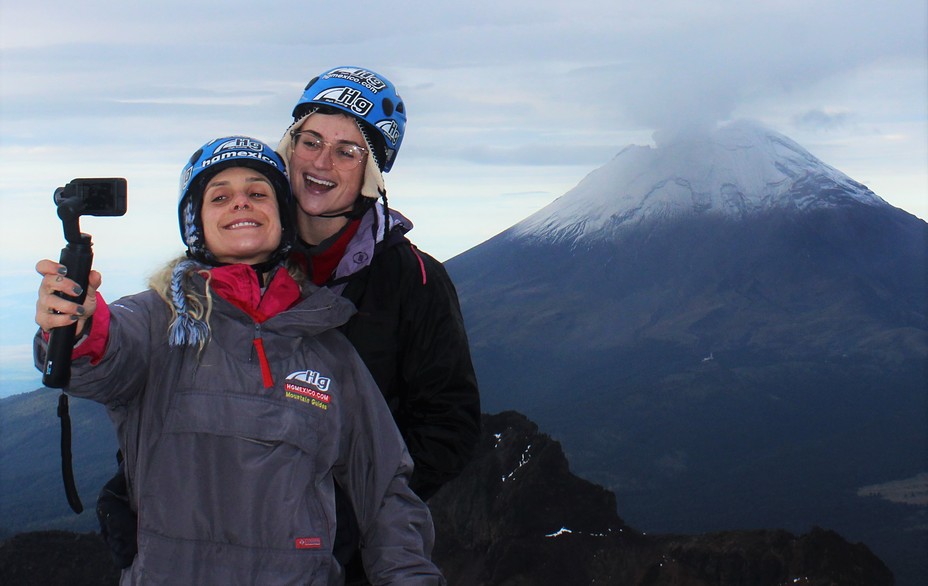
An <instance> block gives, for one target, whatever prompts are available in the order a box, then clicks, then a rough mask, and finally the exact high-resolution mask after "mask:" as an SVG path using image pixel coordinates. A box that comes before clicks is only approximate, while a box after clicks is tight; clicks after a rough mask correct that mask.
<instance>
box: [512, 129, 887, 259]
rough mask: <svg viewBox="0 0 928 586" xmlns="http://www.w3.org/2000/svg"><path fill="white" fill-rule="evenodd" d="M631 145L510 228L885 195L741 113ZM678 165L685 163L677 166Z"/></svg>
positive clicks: (573, 236)
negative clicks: (653, 142) (706, 127)
mask: <svg viewBox="0 0 928 586" xmlns="http://www.w3.org/2000/svg"><path fill="white" fill-rule="evenodd" d="M656 139H657V141H658V144H659V146H657V147H650V146H634V145H632V146H628V147H626V148H625V149H623V150H622V151H621V152H620V153H619V154H618V155H616V156H615V158H614V159H613V160H612V161H611V162H609V163H608V164H606V165H605V166H603V167H602V168H600V169H597V170H596V171H594V172H593V173H591V174H590V175H588V176H587V177H586V178H585V179H584V180H583V181H581V182H580V184H579V185H577V187H575V188H574V189H572V190H571V191H569V192H567V193H566V194H565V195H564V196H562V197H560V198H558V199H557V200H555V201H554V202H553V203H551V204H550V205H548V206H547V207H545V208H544V209H542V210H540V211H539V212H537V213H535V214H534V215H532V216H530V217H528V218H527V219H525V220H523V221H522V222H520V223H519V224H517V225H516V226H514V228H513V232H514V235H516V236H525V237H528V238H532V239H544V240H547V241H551V240H562V239H568V240H576V241H582V240H589V239H601V238H606V237H608V236H609V235H611V234H613V233H614V232H615V231H616V230H621V229H624V228H627V227H629V226H633V225H638V224H639V223H641V222H643V221H646V220H653V219H659V218H678V217H681V216H686V215H724V216H730V217H736V218H742V217H745V216H748V215H751V214H755V213H757V212H760V211H764V210H769V209H774V208H779V209H783V210H789V209H796V210H805V209H812V208H820V207H833V206H840V205H842V204H843V203H846V202H848V201H857V202H861V203H864V204H867V205H872V206H887V205H889V204H887V203H886V202H885V201H883V200H882V199H881V198H880V197H878V196H877V195H876V194H874V193H873V192H872V191H870V189H868V188H867V187H866V186H865V185H862V184H860V183H858V182H856V181H854V180H853V179H851V178H850V177H848V176H847V175H845V174H844V173H842V172H841V171H838V170H837V169H835V168H833V167H831V166H829V165H827V164H825V163H823V162H822V161H820V160H819V159H817V158H816V157H815V156H813V155H812V154H811V153H809V152H808V151H807V150H805V149H804V148H803V147H801V146H800V145H799V144H797V143H796V142H794V141H793V140H791V139H789V138H787V137H786V136H783V135H782V134H779V133H777V132H774V131H772V130H770V129H768V128H765V127H763V126H762V125H760V124H759V123H757V122H752V121H747V120H741V121H736V122H732V123H729V124H727V125H724V126H721V127H719V128H717V129H715V130H713V131H711V132H699V131H695V130H690V131H689V132H683V133H677V134H674V135H671V136H666V135H665V136H656ZM681 170H683V171H682V172H681Z"/></svg>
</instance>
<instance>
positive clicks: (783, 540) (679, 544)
mask: <svg viewBox="0 0 928 586" xmlns="http://www.w3.org/2000/svg"><path fill="white" fill-rule="evenodd" d="M483 425H484V428H483V435H482V441H481V444H480V447H479V449H478V453H477V455H476V457H475V459H474V461H473V462H472V463H471V464H470V466H468V468H467V469H466V470H465V471H464V473H463V474H462V475H461V476H460V477H459V478H458V479H456V480H455V481H453V482H452V483H450V484H448V485H447V486H445V488H443V489H442V490H441V491H440V492H439V493H438V494H437V495H436V496H435V497H434V498H433V499H432V500H431V501H430V502H429V506H430V507H431V509H432V512H433V515H434V519H435V524H436V527H437V531H438V535H437V544H436V548H435V552H434V557H435V560H436V561H437V562H438V563H439V565H440V566H441V567H442V569H443V570H444V572H445V573H446V575H447V577H448V582H449V584H463V585H469V586H490V585H494V586H520V585H525V586H529V585H531V586H545V585H549V584H550V585H558V586H568V585H572V584H577V585H581V584H583V585H588V584H617V585H628V586H646V585H647V586H659V585H674V586H702V585H710V584H711V585H714V586H727V585H750V586H764V585H771V586H774V585H777V586H779V585H782V584H803V585H821V586H826V585H829V586H830V585H838V584H840V585H842V586H854V585H860V586H864V585H867V586H877V585H884V584H885V585H889V584H893V583H894V580H893V576H892V573H891V572H890V571H889V569H887V567H886V566H885V565H884V564H883V562H882V561H880V560H879V559H878V558H877V557H876V556H874V555H873V553H871V552H870V550H869V549H868V548H867V547H866V546H865V545H862V544H856V545H854V544H850V543H848V542H847V541H845V540H844V539H843V538H841V537H840V536H839V535H838V534H836V533H834V532H832V531H828V530H825V529H820V528H814V529H812V530H811V531H810V532H809V533H806V534H804V535H799V536H797V535H794V534H792V533H789V532H787V531H782V530H756V531H727V532H720V533H712V534H705V535H696V536H683V535H655V536H652V535H647V534H644V533H641V532H639V531H637V530H635V529H634V528H632V527H629V526H628V525H626V524H625V523H624V522H623V520H622V519H621V518H620V517H619V516H618V515H617V514H616V503H615V497H614V496H613V494H612V493H610V492H607V491H606V490H604V489H603V488H602V487H600V486H597V485H595V484H592V483H590V482H587V481H585V480H583V479H580V478H578V477H576V476H574V475H573V474H571V473H570V471H569V469H568V463H567V460H566V458H565V456H564V454H563V452H562V450H561V447H560V444H559V443H558V442H556V441H554V440H552V439H551V438H550V437H548V436H547V435H545V434H541V433H539V432H538V429H537V426H536V425H535V424H534V423H532V422H531V421H529V420H528V419H527V418H525V417H524V416H522V415H520V414H518V413H515V412H504V413H501V414H498V415H493V416H484V420H483Z"/></svg>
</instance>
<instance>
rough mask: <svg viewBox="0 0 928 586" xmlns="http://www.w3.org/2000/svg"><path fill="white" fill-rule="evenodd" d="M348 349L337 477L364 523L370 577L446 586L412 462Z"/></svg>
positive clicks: (415, 585)
mask: <svg viewBox="0 0 928 586" xmlns="http://www.w3.org/2000/svg"><path fill="white" fill-rule="evenodd" d="M344 343H345V348H346V351H345V355H346V356H348V357H349V358H348V360H346V361H344V362H349V363H350V369H349V374H348V376H347V379H348V380H349V381H350V382H349V384H348V385H347V387H346V388H343V391H342V393H343V399H342V400H343V403H342V406H343V409H342V413H343V418H344V419H343V426H342V430H341V440H340V445H341V446H342V448H341V450H340V455H339V458H338V460H337V462H336V465H335V468H334V470H333V472H334V475H335V478H336V480H337V481H338V483H339V485H340V486H342V487H343V488H344V489H345V491H346V492H347V494H348V497H349V498H350V499H351V502H352V505H353V507H354V509H355V513H356V515H357V520H358V525H359V527H360V530H361V555H362V559H363V561H364V568H365V571H366V573H367V575H368V578H369V579H370V581H371V583H372V584H393V585H398V586H399V585H403V586H406V585H409V586H420V585H421V586H437V585H443V584H445V581H444V578H443V577H442V575H441V572H440V571H439V570H438V568H437V567H436V566H435V565H434V564H433V563H432V562H431V552H432V546H433V544H434V540H435V534H434V527H433V525H432V517H431V514H430V513H429V509H428V507H427V506H426V505H425V503H424V502H422V500H421V499H419V497H417V496H416V494H415V493H414V492H413V491H412V489H411V488H410V487H409V477H410V474H411V473H412V466H413V464H412V458H411V457H410V455H409V452H408V450H407V449H406V446H405V444H404V442H403V438H402V436H401V435H400V433H399V430H398V429H397V427H396V423H395V422H394V420H393V416H392V415H391V414H390V410H389V409H388V408H387V404H386V402H385V401H384V398H383V396H382V395H381V393H380V391H379V389H378V387H377V384H376V383H375V382H374V379H373V378H372V377H371V375H370V373H369V372H368V370H367V368H366V367H365V366H364V363H363V362H361V359H360V358H359V357H358V356H357V354H356V353H355V351H354V349H353V348H352V347H351V345H350V343H348V341H347V340H344ZM344 362H343V366H346V365H345V363H344Z"/></svg>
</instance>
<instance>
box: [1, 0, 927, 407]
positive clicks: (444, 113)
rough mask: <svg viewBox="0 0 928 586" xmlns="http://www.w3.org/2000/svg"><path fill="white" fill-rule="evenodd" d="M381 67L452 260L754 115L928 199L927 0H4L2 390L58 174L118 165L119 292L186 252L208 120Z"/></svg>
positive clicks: (283, 115) (276, 119)
mask: <svg viewBox="0 0 928 586" xmlns="http://www.w3.org/2000/svg"><path fill="white" fill-rule="evenodd" d="M336 65H359V66H366V67H369V68H371V69H374V70H376V71H379V72H380V73H383V74H384V75H386V76H387V77H389V78H390V79H391V80H392V81H393V82H394V83H395V84H396V85H397V86H398V88H399V90H400V93H401V95H402V96H403V98H404V100H405V102H406V105H407V110H408V112H409V124H408V129H407V134H406V138H405V140H404V142H403V147H402V150H401V152H400V153H399V156H398V158H397V164H396V166H395V167H394V168H393V170H392V171H391V172H390V173H389V174H387V176H386V182H387V189H388V192H389V198H390V202H391V205H393V206H394V207H396V208H397V209H399V210H401V211H402V212H404V213H405V214H406V215H407V216H409V217H410V218H411V219H412V220H413V222H414V223H415V224H416V228H415V229H414V230H413V232H412V233H411V235H410V236H411V237H412V239H413V240H414V241H415V242H416V243H417V244H418V245H419V246H420V247H421V248H422V249H423V250H426V251H428V252H430V253H432V254H433V255H434V256H436V257H438V258H439V259H442V260H445V259H448V258H450V257H452V256H454V255H456V254H459V253H461V252H463V251H465V250H467V249H469V248H471V247H473V246H476V245H477V244H479V243H481V242H483V241H484V240H486V239H488V238H490V237H492V236H493V235H495V234H497V233H499V232H500V231H502V230H504V229H505V228H507V227H509V226H510V225H512V224H514V223H516V222H517V221H519V220H521V219H522V218H524V217H526V216H528V215H530V214H531V213H533V212H535V211H537V210H538V209H540V208H542V207H544V206H545V205H547V204H548V203H550V202H551V201H553V200H554V199H555V198H556V197H558V196H559V195H561V194H563V193H564V192H566V191H568V190H569V189H570V188H572V187H573V186H574V185H576V184H577V183H578V182H579V181H580V180H581V179H582V178H583V177H584V176H586V175H587V174H588V173H589V172H591V171H592V170H594V169H596V168H598V167H600V166H602V165H603V164H605V163H606V162H607V161H609V160H610V159H611V158H612V157H613V156H615V155H616V154H617V153H618V152H619V151H620V150H621V149H622V148H623V147H624V146H626V145H628V144H653V142H654V136H655V133H658V134H657V136H658V137H659V136H660V133H662V132H672V131H674V130H676V129H679V128H680V127H682V126H711V125H713V124H716V123H718V122H720V121H725V120H730V119H733V118H741V117H748V118H754V119H757V120H760V121H761V122H763V123H764V124H766V125H767V126H769V127H771V128H772V129H774V130H777V131H779V132H781V133H783V134H785V135H787V136H789V137H790V138H793V139H794V140H796V141H797V142H799V143H800V144H801V145H803V146H804V147H805V148H807V149H808V150H809V151H810V152H811V153H812V154H814V155H815V156H817V157H818V158H820V159H822V160H823V161H825V162H826V163H828V164H830V165H832V166H834V167H836V168H838V169H840V170H841V171H843V172H845V173H846V174H848V175H849V176H851V177H852V178H854V179H855V180H857V181H860V182H862V183H865V184H866V185H868V186H869V187H870V188H871V189H873V191H875V192H876V193H877V194H878V195H880V196H881V197H882V198H883V199H885V200H887V201H888V202H890V203H891V204H893V205H895V206H897V207H900V208H903V209H905V210H907V211H909V212H911V213H913V214H915V215H917V216H919V217H920V218H922V219H928V4H926V3H925V2H924V0H898V1H896V2H893V3H892V7H891V9H890V8H889V5H887V4H886V3H885V2H879V1H874V0H867V1H853V0H851V1H841V2H839V1H832V0H823V1H815V0H812V1H810V0H804V1H798V0H776V1H768V0H759V1H757V2H743V1H735V0H702V1H700V2H691V1H688V0H673V1H655V2H640V0H637V1H634V2H629V1H626V0H595V1H587V0H577V1H574V2H569V3H565V2H562V1H561V0H533V1H531V2H529V1H525V0H511V1H509V2H488V1H485V0H472V1H471V2H467V3H461V4H460V5H458V6H445V5H444V3H430V2H411V1H408V0H395V1H393V2H389V3H383V2H368V1H364V0H359V1H356V2H352V3H339V4H333V3H325V4H322V3H316V2H305V1H302V2H297V1H293V0H277V1H275V2H263V3H258V2H242V1H240V0H223V1H221V2H220V1H214V0H200V1H197V2H189V1H185V2H178V1H175V0H161V1H159V2H152V3H128V2H112V1H106V2H103V1H85V2H81V3H72V2H64V1H58V0H52V1H45V2H32V3H25V2H14V1H12V0H0V204H2V206H3V209H4V213H3V214H0V238H2V246H0V285H2V287H0V307H2V310H3V311H2V313H0V315H2V317H0V396H5V395H8V394H10V393H14V392H21V391H25V390H31V389H32V388H35V387H37V386H39V377H38V373H37V372H36V371H34V369H33V368H32V366H31V345H30V341H31V336H32V333H33V331H34V328H35V326H34V323H33V315H34V291H35V289H36V286H37V284H38V280H37V276H36V275H35V273H34V270H33V267H34V264H35V261H36V260H38V259H39V258H46V257H47V258H57V256H58V253H59V251H60V249H61V247H62V246H63V244H64V241H63V236H62V233H61V225H60V222H59V221H58V219H57V216H56V215H55V207H54V205H53V203H52V194H53V192H54V189H55V188H56V187H58V186H61V185H64V184H65V183H67V182H68V181H69V180H71V179H72V178H75V177H93V176H122V177H126V178H127V180H128V183H129V212H128V214H127V215H126V216H125V217H123V218H86V219H84V220H82V229H83V230H84V231H85V232H89V233H91V234H92V235H93V238H94V243H95V245H94V248H95V253H96V256H95V266H96V267H97V268H98V269H99V270H100V271H101V272H102V273H103V276H104V291H105V293H106V294H107V295H108V297H109V298H111V299H113V298H115V297H117V296H120V295H123V294H126V293H131V292H135V291H138V290H140V289H142V288H143V287H144V286H145V281H146V279H147V275H148V274H149V273H150V272H152V271H153V270H154V269H155V268H157V266H159V265H160V264H162V263H163V262H164V261H166V260H167V259H169V258H171V257H173V256H176V255H177V254H179V253H180V252H181V250H182V249H181V246H180V240H179V237H178V234H177V220H176V217H177V216H176V207H175V205H176V198H177V193H176V189H177V181H178V175H179V172H180V169H181V166H182V165H183V163H184V161H185V160H186V159H187V158H188V157H189V155H190V153H191V152H192V151H193V150H195V149H196V148H197V147H198V146H199V145H201V144H202V143H203V142H205V141H206V140H208V139H211V138H214V137H216V136H221V135H226V134H233V133H236V134H237V133H240V134H248V135H252V136H255V137H258V138H261V139H264V140H267V141H269V142H276V140H277V139H279V137H280V135H281V134H282V132H283V131H284V129H285V128H286V126H287V124H288V122H289V113H290V111H291V108H292V106H293V104H294V103H295V102H296V100H297V98H298V97H299V95H300V93H301V90H302V88H303V86H304V85H305V83H306V82H307V81H308V80H309V79H310V78H311V77H313V76H314V75H316V74H318V73H320V72H322V71H323V70H325V69H328V68H330V67H333V66H336Z"/></svg>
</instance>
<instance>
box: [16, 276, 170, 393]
mask: <svg viewBox="0 0 928 586" xmlns="http://www.w3.org/2000/svg"><path fill="white" fill-rule="evenodd" d="M153 297H154V299H152V298H153ZM100 301H102V299H101V300H100ZM157 301H158V298H157V295H156V294H155V293H154V292H152V291H146V292H144V293H140V294H138V295H132V296H129V297H124V298H122V299H120V300H119V301H117V302H115V303H113V304H111V305H106V304H103V305H102V306H100V307H98V313H99V314H100V315H99V318H101V319H98V316H97V315H94V319H93V323H92V324H91V330H90V333H89V334H88V336H87V337H86V339H83V340H82V341H81V343H80V344H79V345H78V346H76V347H75V349H74V352H73V353H72V361H71V380H70V383H69V384H68V387H67V388H66V389H65V390H66V392H67V393H68V395H71V396H74V397H81V398H84V399H90V400H92V401H96V402H98V403H103V404H106V405H120V404H125V403H127V402H128V401H130V400H131V399H132V397H134V396H135V395H136V394H138V392H139V391H140V390H141V389H142V387H143V386H144V384H145V380H146V377H147V373H148V364H149V358H150V355H151V347H150V346H151V344H150V339H151V336H150V332H151V331H152V330H153V328H152V325H151V309H152V304H153V303H154V302H157ZM165 338H166V336H165ZM47 347H48V343H47V341H46V340H45V339H44V338H43V336H42V333H41V332H39V333H38V334H37V335H36V339H35V344H34V357H35V361H36V364H37V365H40V364H41V363H42V362H44V353H45V350H46V349H47Z"/></svg>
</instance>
